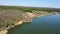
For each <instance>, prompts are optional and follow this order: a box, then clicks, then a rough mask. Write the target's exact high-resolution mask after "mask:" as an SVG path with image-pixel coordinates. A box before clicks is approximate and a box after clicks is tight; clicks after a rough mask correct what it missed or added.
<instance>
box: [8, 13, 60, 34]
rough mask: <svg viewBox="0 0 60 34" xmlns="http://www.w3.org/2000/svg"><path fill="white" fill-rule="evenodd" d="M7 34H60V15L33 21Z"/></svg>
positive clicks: (16, 27)
mask: <svg viewBox="0 0 60 34" xmlns="http://www.w3.org/2000/svg"><path fill="white" fill-rule="evenodd" d="M7 34H60V14H57V15H51V16H43V17H38V18H36V19H33V21H32V23H24V24H22V25H18V26H15V27H14V28H12V29H10V30H8V33H7Z"/></svg>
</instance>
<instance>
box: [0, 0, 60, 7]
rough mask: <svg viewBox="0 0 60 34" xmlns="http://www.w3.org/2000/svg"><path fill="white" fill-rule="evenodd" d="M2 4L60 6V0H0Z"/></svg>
mask: <svg viewBox="0 0 60 34" xmlns="http://www.w3.org/2000/svg"><path fill="white" fill-rule="evenodd" d="M0 5H8V6H29V7H50V8H60V0H0Z"/></svg>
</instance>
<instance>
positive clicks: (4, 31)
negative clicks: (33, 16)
mask: <svg viewBox="0 0 60 34" xmlns="http://www.w3.org/2000/svg"><path fill="white" fill-rule="evenodd" d="M22 23H23V21H22V20H21V21H19V22H18V23H15V24H14V25H12V26H11V27H7V28H6V29H5V30H2V31H0V34H7V32H8V29H11V28H13V27H15V26H17V25H20V24H22Z"/></svg>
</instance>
